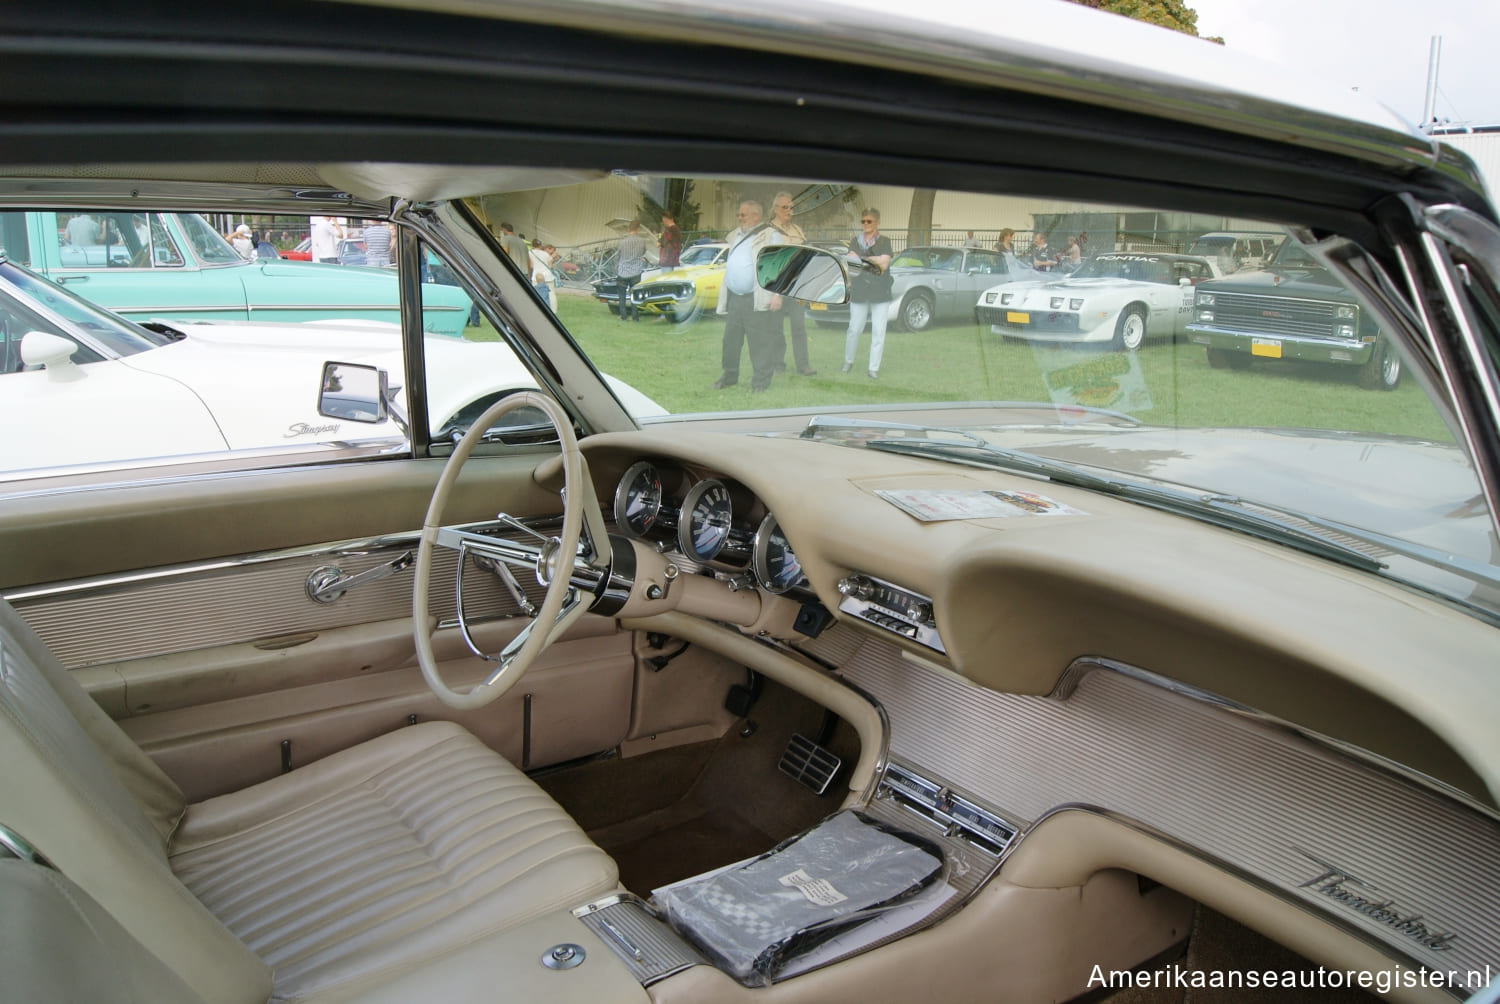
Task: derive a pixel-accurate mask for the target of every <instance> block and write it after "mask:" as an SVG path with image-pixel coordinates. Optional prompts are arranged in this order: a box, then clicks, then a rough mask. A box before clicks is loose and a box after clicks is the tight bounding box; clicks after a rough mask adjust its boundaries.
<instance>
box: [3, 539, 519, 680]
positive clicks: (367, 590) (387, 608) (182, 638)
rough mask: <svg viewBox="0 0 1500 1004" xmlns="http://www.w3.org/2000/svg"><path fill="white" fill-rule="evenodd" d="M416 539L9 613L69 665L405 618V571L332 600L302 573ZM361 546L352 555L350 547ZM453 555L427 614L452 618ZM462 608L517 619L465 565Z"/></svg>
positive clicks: (437, 560) (375, 556)
mask: <svg viewBox="0 0 1500 1004" xmlns="http://www.w3.org/2000/svg"><path fill="white" fill-rule="evenodd" d="M415 546H416V540H415V536H413V537H412V539H410V540H405V539H404V538H403V537H393V538H388V539H386V540H385V541H383V542H382V543H381V544H380V545H379V546H376V547H373V548H369V547H367V546H366V545H365V544H364V543H363V542H359V543H352V542H343V543H339V544H330V545H328V546H327V547H326V548H320V549H313V548H301V549H297V550H294V551H289V552H285V553H284V554H281V555H255V556H246V557H243V558H240V559H231V560H228V561H222V562H211V563H208V564H206V565H204V566H201V567H200V568H196V569H195V568H186V569H169V570H165V571H163V572H162V573H160V574H155V575H150V576H144V577H140V578H136V579H134V580H130V579H123V580H111V581H107V582H104V583H93V584H79V587H78V588H77V589H71V590H70V589H62V590H59V591H56V592H52V593H49V594H42V595H37V596H35V597H33V598H26V597H20V598H17V599H16V600H15V601H14V605H15V607H16V610H17V611H18V612H20V614H21V616H22V617H24V618H25V619H26V622H27V623H28V624H30V625H31V627H32V628H33V629H34V630H35V631H36V632H37V634H39V635H41V636H42V640H43V641H45V642H46V643H47V647H48V648H49V649H50V650H51V651H52V652H53V654H55V655H56V656H57V657H58V659H60V660H61V661H62V663H63V665H64V666H67V667H68V668H69V669H79V668H82V667H85V666H92V665H96V664H99V663H109V662H120V661H124V660H127V659H137V658H142V657H145V656H151V655H164V654H168V653H172V652H184V651H190V650H192V649H197V648H204V647H209V646H217V645H229V644H236V643H240V642H249V641H257V640H260V639H266V638H278V637H282V636H285V635H292V634H298V633H304V632H310V631H326V630H331V629H333V628H336V627H342V626H347V625H350V624H363V623H369V622H372V621H380V620H391V619H396V618H401V617H410V616H411V588H412V577H411V576H412V573H411V572H410V571H406V572H401V573H399V574H396V575H393V576H391V577H389V578H386V579H381V580H379V581H376V582H370V583H366V584H364V585H360V586H355V587H354V588H352V589H350V590H349V591H348V592H347V593H345V594H344V595H343V596H342V597H340V598H339V599H338V600H336V601H334V602H333V603H317V602H314V601H313V600H311V599H309V598H308V595H307V590H306V584H307V577H308V575H309V574H310V573H311V572H312V571H313V570H314V569H316V568H320V567H322V566H324V565H329V564H333V565H337V566H338V567H339V568H341V569H342V570H343V571H345V572H347V573H351V574H357V573H359V572H362V571H365V570H366V569H369V568H373V567H375V566H376V565H380V564H383V563H385V562H387V561H390V560H391V559H392V558H395V557H397V556H399V555H400V554H402V553H403V552H404V551H406V550H409V549H411V548H414V547H415ZM354 551H360V552H363V553H359V554H354V553H350V552H354ZM457 559H458V555H457V553H456V552H454V551H450V550H447V549H446V548H444V549H439V550H437V551H436V552H435V553H434V555H433V584H434V585H433V590H432V609H431V613H432V614H433V616H435V617H437V618H439V619H448V618H451V617H453V616H454V610H455V607H454V599H453V586H452V583H453V581H454V577H453V576H454V569H455V568H456V567H457ZM517 579H518V581H519V582H520V584H521V587H522V591H523V592H524V593H525V594H526V596H527V598H528V599H529V600H530V601H531V602H532V603H533V604H537V605H539V604H540V603H541V602H542V597H543V594H544V592H545V591H544V590H543V588H542V587H541V586H540V585H538V584H537V582H536V579H535V577H534V576H525V575H517ZM464 604H465V613H466V614H467V616H468V617H469V618H470V619H471V620H482V619H487V618H495V617H518V616H524V615H523V613H522V611H521V610H520V608H519V607H518V606H517V604H516V602H515V601H514V600H513V599H512V598H511V596H510V594H509V593H508V592H507V591H506V589H505V587H504V585H503V584H501V582H500V581H499V579H497V578H496V577H495V576H494V575H493V574H491V573H489V572H483V571H480V570H478V569H476V568H473V567H472V566H471V567H470V568H469V569H468V570H467V571H466V572H465V575H464Z"/></svg>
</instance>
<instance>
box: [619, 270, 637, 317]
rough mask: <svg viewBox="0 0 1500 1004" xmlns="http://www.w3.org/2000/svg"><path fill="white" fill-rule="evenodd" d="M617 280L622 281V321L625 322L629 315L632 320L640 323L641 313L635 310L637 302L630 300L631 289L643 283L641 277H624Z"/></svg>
mask: <svg viewBox="0 0 1500 1004" xmlns="http://www.w3.org/2000/svg"><path fill="white" fill-rule="evenodd" d="M617 278H618V279H619V280H620V320H622V321H623V320H625V317H626V314H627V313H628V314H629V316H630V319H631V320H633V321H639V320H640V319H641V318H640V312H639V311H637V310H636V309H635V302H634V301H633V300H631V299H630V289H631V287H632V286H634V285H635V284H636V283H638V282H640V281H641V277H640V276H639V275H622V276H618V277H617Z"/></svg>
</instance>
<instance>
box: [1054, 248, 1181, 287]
mask: <svg viewBox="0 0 1500 1004" xmlns="http://www.w3.org/2000/svg"><path fill="white" fill-rule="evenodd" d="M1073 277H1074V278H1075V279H1135V280H1137V281H1139V282H1171V281H1172V264H1171V261H1170V260H1169V259H1166V258H1160V257H1157V256H1155V255H1149V254H1101V255H1099V256H1098V257H1096V258H1091V259H1089V260H1088V261H1086V262H1084V263H1083V265H1082V266H1081V267H1080V268H1079V269H1078V271H1077V272H1074V273H1073Z"/></svg>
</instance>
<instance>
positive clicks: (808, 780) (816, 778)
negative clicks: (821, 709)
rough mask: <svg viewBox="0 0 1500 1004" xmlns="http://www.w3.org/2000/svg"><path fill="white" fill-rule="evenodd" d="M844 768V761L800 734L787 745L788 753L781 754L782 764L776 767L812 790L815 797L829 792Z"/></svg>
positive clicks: (793, 737)
mask: <svg viewBox="0 0 1500 1004" xmlns="http://www.w3.org/2000/svg"><path fill="white" fill-rule="evenodd" d="M843 766H844V761H843V760H841V759H839V758H838V757H836V756H834V755H833V753H831V752H830V751H829V750H827V749H826V748H824V747H822V746H819V745H818V744H817V743H815V742H813V741H812V740H811V739H809V738H807V737H806V736H804V735H802V734H801V733H798V734H796V735H794V736H792V741H791V742H789V743H787V744H786V752H785V753H783V754H781V762H780V763H778V764H777V765H776V769H777V770H779V771H781V772H782V773H783V774H785V775H787V776H788V777H790V778H791V779H792V780H794V781H796V782H798V783H799V784H803V785H805V786H807V787H808V788H810V789H811V790H812V793H813V794H814V795H821V794H823V793H824V792H826V791H827V790H828V786H829V785H831V784H832V783H833V779H834V778H835V777H836V776H838V772H839V768H841V767H843Z"/></svg>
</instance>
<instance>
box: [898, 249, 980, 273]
mask: <svg viewBox="0 0 1500 1004" xmlns="http://www.w3.org/2000/svg"><path fill="white" fill-rule="evenodd" d="M963 257H964V255H963V252H962V251H955V250H953V249H952V248H907V249H906V250H905V251H902V252H901V253H900V254H898V255H897V256H896V257H895V258H893V259H891V267H892V268H900V267H902V266H906V267H908V268H940V269H947V270H948V271H950V272H951V271H953V270H954V269H957V268H958V263H959V262H960V261H962V260H963Z"/></svg>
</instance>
